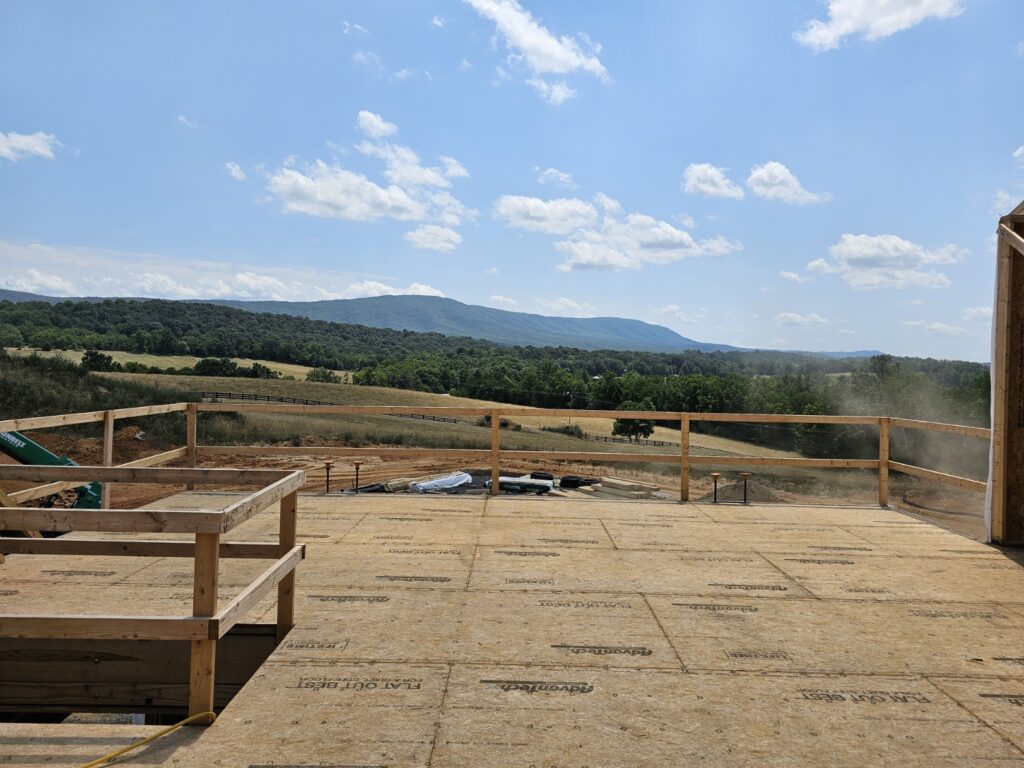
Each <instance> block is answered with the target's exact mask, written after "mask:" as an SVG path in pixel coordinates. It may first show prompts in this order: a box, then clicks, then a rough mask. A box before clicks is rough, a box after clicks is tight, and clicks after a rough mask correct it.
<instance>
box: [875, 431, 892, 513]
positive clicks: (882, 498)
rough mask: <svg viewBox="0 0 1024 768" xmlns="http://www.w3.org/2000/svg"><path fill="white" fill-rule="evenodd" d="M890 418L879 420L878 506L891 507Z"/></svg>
mask: <svg viewBox="0 0 1024 768" xmlns="http://www.w3.org/2000/svg"><path fill="white" fill-rule="evenodd" d="M890 423H891V420H890V419H889V417H888V416H882V417H881V418H879V419H878V506H880V507H887V506H889V425H890Z"/></svg>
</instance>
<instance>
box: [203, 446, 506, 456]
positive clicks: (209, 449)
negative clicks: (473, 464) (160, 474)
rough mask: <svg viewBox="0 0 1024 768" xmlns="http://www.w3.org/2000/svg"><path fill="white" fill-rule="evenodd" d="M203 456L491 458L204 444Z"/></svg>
mask: <svg viewBox="0 0 1024 768" xmlns="http://www.w3.org/2000/svg"><path fill="white" fill-rule="evenodd" d="M199 454H200V455H211V456H216V455H218V454H231V455H238V456H394V457H396V458H412V457H417V456H423V457H433V458H445V459H480V458H485V457H487V456H489V455H490V450H489V449H487V448H377V447H373V446H367V447H365V448H340V447H335V446H313V445H310V446H292V445H237V446H236V445H202V446H200V447H199Z"/></svg>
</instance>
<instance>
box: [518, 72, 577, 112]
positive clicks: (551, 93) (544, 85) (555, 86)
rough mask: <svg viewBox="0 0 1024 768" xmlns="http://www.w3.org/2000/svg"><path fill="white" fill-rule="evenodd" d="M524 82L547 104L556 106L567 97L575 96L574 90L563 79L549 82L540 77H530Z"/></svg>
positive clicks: (562, 102)
mask: <svg viewBox="0 0 1024 768" xmlns="http://www.w3.org/2000/svg"><path fill="white" fill-rule="evenodd" d="M526 84H527V85H528V86H530V87H531V88H533V90H535V91H536V92H537V93H539V94H540V97H541V98H542V99H544V101H546V102H548V103H549V104H553V105H555V106H556V107H558V106H561V105H562V104H564V103H565V102H567V101H568V100H569V99H571V98H574V97H575V96H576V91H575V89H574V88H572V87H571V86H570V85H569V84H568V83H566V82H565V81H564V80H558V81H556V82H554V83H549V82H548V81H547V80H545V79H544V78H542V77H531V78H530V79H529V80H527V81H526Z"/></svg>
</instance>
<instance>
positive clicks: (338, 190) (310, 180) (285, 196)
mask: <svg viewBox="0 0 1024 768" xmlns="http://www.w3.org/2000/svg"><path fill="white" fill-rule="evenodd" d="M268 188H269V189H270V191H271V192H272V193H273V194H274V196H275V197H277V199H278V200H280V201H281V203H282V205H283V206H284V210H285V211H286V212H288V213H305V214H308V215H310V216H319V217H321V218H327V219H347V220H349V221H372V220H374V219H381V218H389V219H397V220H399V221H412V220H416V219H423V218H425V217H426V215H427V208H426V206H425V205H424V204H423V203H422V202H420V201H418V200H415V199H413V198H412V196H410V195H409V193H408V192H406V191H405V190H404V189H402V188H401V187H399V186H398V185H395V184H392V185H390V186H388V187H382V186H380V185H378V184H375V183H374V182H372V181H370V180H369V179H368V178H366V177H365V176H363V175H362V174H359V173H355V172H353V171H349V170H346V169H345V168H342V167H341V166H340V165H336V164H334V165H328V164H326V163H324V162H323V161H322V160H317V161H316V163H315V164H314V165H313V166H312V168H310V169H309V170H308V171H307V172H306V173H302V172H300V171H297V170H294V169H292V168H281V169H280V170H278V171H276V172H275V173H273V174H271V176H270V178H269V182H268Z"/></svg>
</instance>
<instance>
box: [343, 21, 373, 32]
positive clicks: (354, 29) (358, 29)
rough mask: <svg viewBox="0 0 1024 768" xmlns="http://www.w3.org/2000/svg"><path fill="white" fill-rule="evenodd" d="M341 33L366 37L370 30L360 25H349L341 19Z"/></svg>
mask: <svg viewBox="0 0 1024 768" xmlns="http://www.w3.org/2000/svg"><path fill="white" fill-rule="evenodd" d="M341 31H342V33H343V34H346V35H351V34H353V33H356V34H360V35H368V34H370V30H368V29H367V28H366V27H364V26H362V25H361V24H350V23H349V22H347V21H345V20H344V19H342V22H341Z"/></svg>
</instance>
